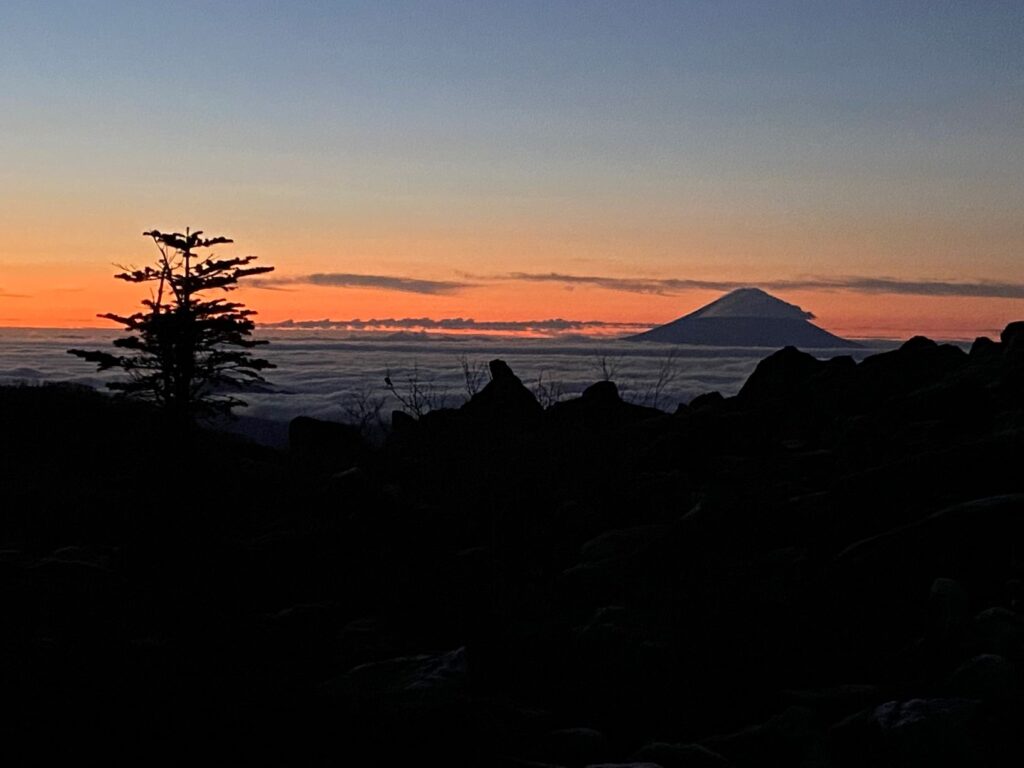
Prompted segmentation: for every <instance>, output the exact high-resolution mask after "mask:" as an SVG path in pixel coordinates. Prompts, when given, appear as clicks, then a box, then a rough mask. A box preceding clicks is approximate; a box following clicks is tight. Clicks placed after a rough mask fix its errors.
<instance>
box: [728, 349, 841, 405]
mask: <svg viewBox="0 0 1024 768" xmlns="http://www.w3.org/2000/svg"><path fill="white" fill-rule="evenodd" d="M823 366H824V363H822V362H820V361H819V360H818V359H817V358H815V357H814V356H813V355H809V354H807V353H806V352H801V351H800V350H798V349H797V348H796V347H786V348H785V349H781V350H779V351H778V352H775V353H774V354H772V355H769V356H768V357H766V358H765V359H764V360H762V361H761V362H760V363H758V364H757V368H755V369H754V372H753V373H752V374H751V375H750V378H748V379H747V381H746V383H744V385H743V387H742V389H740V393H739V397H740V398H743V399H748V400H752V401H755V400H756V401H764V400H770V399H773V398H782V397H789V396H792V394H793V391H794V390H795V389H798V388H802V387H803V386H805V385H806V384H807V382H808V380H809V379H810V378H811V376H813V375H814V374H815V373H818V372H819V371H820V370H821V369H822V367H823Z"/></svg>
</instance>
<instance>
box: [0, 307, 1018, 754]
mask: <svg viewBox="0 0 1024 768" xmlns="http://www.w3.org/2000/svg"><path fill="white" fill-rule="evenodd" d="M491 371H492V381H491V383H490V384H488V386H487V387H485V388H484V390H482V391H481V392H480V393H479V394H478V395H477V396H476V397H474V398H473V400H472V401H471V402H470V403H468V404H467V405H465V406H463V407H462V408H460V409H451V410H442V411H436V412H432V413H429V414H427V415H426V416H424V417H423V418H421V419H419V420H415V419H411V418H409V419H406V420H397V421H396V422H395V428H394V431H393V433H392V435H391V437H390V439H389V441H388V443H387V445H386V446H385V447H384V448H383V449H379V450H375V449H372V448H370V447H369V446H367V445H365V444H363V443H361V442H360V440H359V439H358V437H357V436H356V435H355V434H354V433H353V431H352V430H351V429H346V428H345V427H343V426H340V425H332V424H328V423H324V422H316V421H314V420H308V419H304V420H297V421H296V422H295V423H293V425H292V430H291V436H292V439H293V448H292V449H291V450H290V451H287V452H277V451H273V450H269V449H264V448H260V447H258V446H253V445H251V444H247V443H245V442H241V441H238V440H233V439H230V438H227V437H225V436H223V435H218V434H215V433H206V432H200V433H197V434H194V435H191V436H188V437H187V438H178V439H175V438H172V436H171V435H170V433H168V432H167V431H166V429H165V428H164V426H163V425H162V424H161V422H160V419H159V417H158V415H157V414H154V413H151V412H150V411H148V410H146V409H143V408H134V407H127V406H125V405H121V404H116V403H113V402H111V401H110V400H108V399H107V398H105V397H103V396H100V395H98V394H96V393H92V392H89V391H83V390H75V389H66V388H59V387H42V388H6V389H0V434H2V435H3V438H2V440H0V460H2V464H0V466H2V468H3V473H4V474H3V477H2V481H3V488H4V491H5V494H4V501H5V504H4V508H3V513H2V514H3V528H2V536H3V542H2V543H0V590H2V595H3V602H2V604H3V606H4V612H5V615H4V622H3V629H2V630H0V632H2V635H0V637H2V644H0V681H2V683H3V687H2V689H3V691H4V696H5V697H7V698H8V699H9V700H10V702H11V703H13V704H15V705H16V706H15V707H14V708H13V712H14V714H13V715H12V716H10V717H9V718H8V719H7V720H6V721H5V722H4V724H3V727H4V729H5V730H7V731H9V733H8V734H6V735H7V736H8V739H10V738H14V737H17V738H18V739H20V740H26V739H27V740H29V741H30V742H32V743H33V744H34V746H35V748H36V749H37V752H38V753H39V755H40V756H41V755H42V754H43V753H44V752H46V751H47V750H52V749H55V748H59V747H60V745H61V744H74V748H75V750H76V751H77V752H78V753H79V754H83V753H86V752H89V753H91V752H94V751H98V750H100V749H104V750H105V751H104V754H111V753H110V750H111V748H112V745H116V747H114V748H116V750H117V756H118V758H119V759H123V760H124V761H128V760H138V759H139V758H140V757H142V758H144V759H145V758H152V757H153V756H154V750H155V749H159V755H160V757H161V758H168V757H169V756H172V755H173V752H174V750H175V749H180V750H182V751H187V752H190V753H191V754H195V753H196V752H197V751H198V749H199V744H200V740H201V738H202V737H207V736H209V737H212V738H213V740H214V744H215V745H219V746H220V748H222V749H226V750H229V752H228V754H230V755H231V756H232V757H233V758H235V759H248V760H258V761H259V762H287V763H305V762H343V763H344V762H357V761H360V760H362V762H364V763H365V764H370V765H373V764H377V765H399V764H408V761H410V760H417V761H427V760H428V759H430V758H435V759H440V760H442V761H444V764H448V765H510V766H511V765H520V766H522V765H535V764H549V765H564V766H584V765H589V764H601V763H625V762H629V761H643V762H647V763H654V764H658V765H662V766H675V765H716V766H722V765H735V766H744V765H765V764H772V765H825V766H847V765H849V766H853V765H858V766H859V765H929V766H934V765H1015V764H1016V757H1017V756H1018V754H1019V753H1020V750H1021V749H1022V747H1024V744H1022V738H1024V737H1022V734H1021V730H1020V728H1019V723H1020V722H1021V721H1022V717H1024V696H1022V694H1024V679H1022V669H1024V666H1022V665H1024V607H1022V606H1024V603H1022V600H1024V586H1022V584H1024V554H1022V552H1024V550H1022V548H1021V546H1020V542H1021V541H1022V536H1024V476H1022V473H1021V472H1020V465H1021V458H1022V456H1024V452H1022V448H1024V324H1022V323H1014V324H1012V325H1010V326H1008V328H1007V329H1006V331H1005V332H1004V333H1003V334H1002V337H1001V340H1000V341H991V340H988V341H981V340H979V341H978V342H976V343H975V345H974V346H973V347H972V349H971V352H970V354H967V353H964V352H963V351H962V350H960V349H958V348H956V347H951V346H943V345H937V344H935V343H934V342H931V341H929V340H927V339H922V338H916V339H912V340H910V341H908V342H907V343H906V344H904V345H903V346H902V347H901V348H900V349H898V350H894V351H893V352H889V353H886V354H883V355H876V356H873V357H870V358H867V359H866V360H864V361H863V362H861V363H859V364H857V363H855V362H854V361H853V360H851V359H848V358H837V359H833V360H829V361H821V360H817V359H815V358H813V357H811V356H810V355H807V354H805V353H803V352H800V351H798V350H796V349H792V348H787V349H783V350H780V351H779V352H776V353H774V354H772V355H770V356H769V357H767V358H766V359H765V360H764V361H762V363H761V364H760V365H759V366H758V368H757V370H756V371H755V372H754V374H753V375H752V376H751V377H750V379H749V380H748V381H747V383H746V385H745V386H744V387H743V389H742V391H741V392H740V393H739V395H737V396H736V397H732V398H722V397H720V396H719V397H714V396H710V395H706V396H702V397H701V398H698V399H696V400H694V402H693V403H691V404H689V405H684V406H681V407H680V408H679V409H678V411H677V412H676V413H675V414H673V415H669V414H665V413H662V412H660V411H655V410H653V409H647V408H640V407H637V406H633V405H630V404H628V403H625V402H623V401H622V400H621V398H619V396H618V393H617V391H616V389H615V387H614V384H612V383H611V382H600V383H598V384H595V385H594V386H593V387H591V388H590V389H589V390H587V392H586V393H585V394H584V396H583V397H581V398H578V399H576V400H572V401H568V402H565V403H561V404H559V405H557V406H554V407H551V408H549V409H547V410H543V409H541V408H540V407H539V405H537V403H536V401H535V400H533V397H532V395H530V393H529V392H528V391H527V390H526V389H525V388H524V387H523V386H522V385H521V383H520V382H519V381H518V379H517V378H516V376H515V374H514V373H513V372H512V371H511V370H510V369H509V368H508V366H506V365H504V364H503V363H500V361H496V362H495V363H493V364H492V367H491ZM83 738H84V740H75V739H83ZM6 743H13V742H11V741H8V742H6ZM155 745H159V746H158V747H157V746H155ZM214 748H216V747H214ZM209 749H210V748H209V747H207V746H205V745H204V750H207V751H208V750H209Z"/></svg>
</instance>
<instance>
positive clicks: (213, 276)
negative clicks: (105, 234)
mask: <svg viewBox="0 0 1024 768" xmlns="http://www.w3.org/2000/svg"><path fill="white" fill-rule="evenodd" d="M143 234H144V235H145V236H147V237H151V238H152V239H153V241H154V242H155V243H156V246H157V249H158V250H159V252H160V256H159V259H158V262H157V265H156V266H155V267H154V266H147V267H143V268H142V269H136V268H128V267H120V268H121V269H122V270H124V271H123V272H121V273H120V274H117V275H114V277H116V278H117V279H118V280H125V281H127V282H129V283H149V284H150V285H151V290H150V297H149V298H148V299H145V300H143V302H142V304H143V306H144V307H145V309H144V310H143V311H140V312H136V313H135V314H133V315H127V316H124V315H117V314H114V313H110V312H108V313H106V314H101V315H98V317H102V318H106V319H108V320H113V321H115V322H117V323H120V324H121V325H123V326H124V327H125V330H126V331H127V332H128V333H129V334H130V335H128V336H125V337H123V338H119V339H116V340H115V341H114V346H115V347H117V348H118V349H119V350H123V351H124V352H123V353H122V354H111V353H109V352H103V351H88V350H82V349H69V350H68V352H69V353H70V354H72V355H77V356H78V357H81V358H83V359H85V360H87V361H89V362H92V363H96V364H97V366H98V369H99V370H100V371H106V370H110V369H114V368H120V369H122V370H123V371H124V372H125V373H127V374H128V378H127V379H126V380H121V381H113V382H110V383H109V384H107V386H108V387H110V388H111V389H113V390H116V391H117V392H118V393H119V394H121V395H123V396H126V397H132V398H136V399H140V400H145V401H149V402H152V403H155V404H156V405H157V406H159V407H160V408H162V409H163V410H164V411H165V412H167V413H168V414H169V415H170V416H172V417H173V418H174V419H175V420H176V421H194V420H195V419H197V418H203V417H210V416H215V415H221V414H228V413H230V412H231V409H232V408H234V407H236V406H240V405H245V402H244V401H243V400H240V399H239V398H238V397H236V396H235V395H234V394H232V392H233V391H234V392H237V391H239V390H242V389H245V388H246V387H249V386H251V385H253V384H255V383H258V382H263V381H264V379H263V377H262V376H261V375H260V372H261V371H263V370H264V369H267V368H273V367H274V366H273V365H272V364H271V363H270V362H268V361H267V360H263V359H261V358H258V357H254V356H253V354H252V353H251V352H250V351H249V350H251V349H252V348H253V347H256V346H258V345H261V344H266V343H267V342H266V341H264V340H255V339H252V338H250V337H251V335H252V331H253V328H254V324H253V321H252V319H251V318H252V316H253V315H254V314H256V313H255V311H253V310H251V309H245V307H244V305H243V304H240V303H238V302H232V301H227V300H226V299H225V298H223V297H217V298H211V297H210V296H209V294H210V293H212V292H214V291H220V292H228V291H232V290H234V289H235V288H237V284H238V281H239V280H240V279H241V278H243V277H249V276H251V275H260V274H264V273H266V272H270V271H272V270H273V269H274V268H273V267H255V266H249V265H250V264H251V263H252V262H253V261H255V259H256V257H255V256H242V257H231V258H223V259H221V258H217V257H215V256H214V255H213V254H212V252H210V251H207V250H206V249H209V248H212V247H213V246H216V245H222V244H226V243H231V242H233V241H232V240H230V239H229V238H226V237H212V238H203V237H202V234H203V233H202V231H197V232H190V231H189V230H188V229H186V230H185V234H181V233H179V232H173V233H169V234H168V233H164V232H160V231H159V230H155V229H154V230H153V231H151V232H144V233H143ZM201 252H202V253H201Z"/></svg>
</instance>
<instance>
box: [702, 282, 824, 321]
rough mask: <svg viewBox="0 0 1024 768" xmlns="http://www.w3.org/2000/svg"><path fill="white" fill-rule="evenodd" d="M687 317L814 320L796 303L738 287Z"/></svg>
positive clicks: (761, 291) (754, 289)
mask: <svg viewBox="0 0 1024 768" xmlns="http://www.w3.org/2000/svg"><path fill="white" fill-rule="evenodd" d="M687 317H691V318H698V317H704V318H711V317H760V318H765V317H770V318H777V319H780V320H813V319H814V315H813V314H812V313H811V312H805V311H804V310H803V309H801V308H800V307H798V306H797V305H796V304H790V303H788V302H785V301H783V300H782V299H779V298H776V297H775V296H772V295H771V294H770V293H768V292H767V291H763V290H761V289H760V288H753V287H751V288H737V289H736V290H735V291H730V292H729V293H727V294H725V296H722V297H721V298H720V299H716V300H715V301H713V302H711V303H710V304H707V305H705V306H703V307H701V308H700V309H698V310H697V311H696V312H693V313H691V314H689V315H687Z"/></svg>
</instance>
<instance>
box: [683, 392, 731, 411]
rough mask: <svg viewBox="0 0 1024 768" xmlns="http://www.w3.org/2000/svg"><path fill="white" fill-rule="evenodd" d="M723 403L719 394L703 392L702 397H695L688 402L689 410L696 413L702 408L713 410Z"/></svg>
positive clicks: (722, 398) (723, 399)
mask: <svg viewBox="0 0 1024 768" xmlns="http://www.w3.org/2000/svg"><path fill="white" fill-rule="evenodd" d="M724 401H725V398H724V397H723V396H722V393H721V392H705V393H704V394H702V395H697V396H696V397H695V398H693V400H691V401H690V410H691V411H698V410H700V409H702V408H714V407H715V406H716V405H718V404H719V403H722V402H724Z"/></svg>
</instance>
